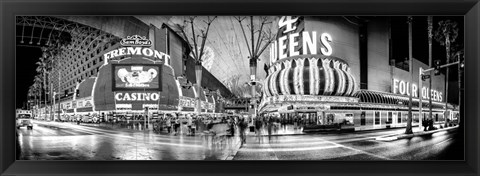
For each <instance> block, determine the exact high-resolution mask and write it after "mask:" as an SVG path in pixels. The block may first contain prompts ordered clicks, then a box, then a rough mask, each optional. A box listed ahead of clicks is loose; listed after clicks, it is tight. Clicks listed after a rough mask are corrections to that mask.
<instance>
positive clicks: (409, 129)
mask: <svg viewBox="0 0 480 176" xmlns="http://www.w3.org/2000/svg"><path fill="white" fill-rule="evenodd" d="M407 22H408V59H409V62H408V66H409V69H408V70H409V72H410V85H409V87H410V95H409V96H408V119H407V128H406V130H405V133H406V134H411V133H413V131H412V123H413V114H412V93H413V91H412V87H413V86H412V85H413V84H412V81H413V66H412V64H413V62H412V16H408V20H407Z"/></svg>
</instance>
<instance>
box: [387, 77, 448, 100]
mask: <svg viewBox="0 0 480 176" xmlns="http://www.w3.org/2000/svg"><path fill="white" fill-rule="evenodd" d="M410 87H412V91H410ZM428 91H430V94H431V95H432V100H433V101H438V102H441V101H442V100H443V99H442V95H443V94H442V92H440V91H437V90H434V89H432V90H429V88H428V87H422V98H423V99H429V98H430V97H429V94H428ZM392 92H393V93H394V94H401V95H408V96H410V92H413V94H412V97H418V94H419V93H418V92H419V90H418V86H417V85H416V84H413V85H412V86H410V82H407V81H403V80H398V79H395V78H394V79H393V85H392Z"/></svg>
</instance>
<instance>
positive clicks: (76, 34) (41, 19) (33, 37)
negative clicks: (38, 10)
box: [16, 16, 117, 50]
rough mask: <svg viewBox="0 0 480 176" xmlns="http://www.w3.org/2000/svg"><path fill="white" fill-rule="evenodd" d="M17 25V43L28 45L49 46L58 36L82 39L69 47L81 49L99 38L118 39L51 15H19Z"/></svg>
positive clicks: (74, 39) (103, 39)
mask: <svg viewBox="0 0 480 176" xmlns="http://www.w3.org/2000/svg"><path fill="white" fill-rule="evenodd" d="M16 25H17V26H18V27H17V31H16V37H17V45H20V46H27V47H43V46H48V45H50V44H52V42H53V41H54V40H55V39H57V38H68V39H71V40H72V41H80V42H71V44H70V45H69V46H68V47H69V48H68V49H75V50H79V49H80V48H82V46H87V48H88V46H89V45H91V44H92V43H94V41H97V40H102V41H103V42H109V41H111V40H114V39H117V37H115V36H113V35H111V34H108V33H106V32H103V31H101V30H98V29H96V28H92V27H89V26H86V25H83V24H79V23H76V22H71V21H68V20H64V19H60V18H56V17H51V16H17V17H16ZM20 26H21V27H20ZM102 41H101V42H102Z"/></svg>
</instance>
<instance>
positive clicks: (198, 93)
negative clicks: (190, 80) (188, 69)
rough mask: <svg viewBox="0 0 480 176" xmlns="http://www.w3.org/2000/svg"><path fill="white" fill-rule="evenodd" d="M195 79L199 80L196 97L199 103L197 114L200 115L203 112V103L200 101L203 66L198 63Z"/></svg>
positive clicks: (197, 104)
mask: <svg viewBox="0 0 480 176" xmlns="http://www.w3.org/2000/svg"><path fill="white" fill-rule="evenodd" d="M195 77H196V79H197V85H196V87H197V97H195V99H196V101H197V103H196V106H197V114H200V113H201V112H202V106H201V103H202V102H201V101H200V88H201V86H200V85H201V84H202V64H200V63H196V64H195Z"/></svg>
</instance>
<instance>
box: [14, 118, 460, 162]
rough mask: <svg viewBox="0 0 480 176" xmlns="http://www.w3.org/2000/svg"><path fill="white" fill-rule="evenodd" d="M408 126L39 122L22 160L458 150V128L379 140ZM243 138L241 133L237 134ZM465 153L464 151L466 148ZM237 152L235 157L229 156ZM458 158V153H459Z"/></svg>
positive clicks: (341, 156) (434, 155)
mask: <svg viewBox="0 0 480 176" xmlns="http://www.w3.org/2000/svg"><path fill="white" fill-rule="evenodd" d="M404 130H405V129H404V128H400V129H386V130H376V131H362V132H348V133H316V134H302V135H274V136H270V137H268V135H265V134H263V135H262V136H261V137H258V136H256V135H255V134H253V133H250V134H249V135H248V137H247V142H246V144H244V145H243V146H242V147H241V148H240V149H239V147H240V146H239V140H238V137H234V138H228V137H219V138H208V136H203V135H201V134H200V133H198V134H197V135H196V136H185V135H169V134H155V133H152V132H147V131H136V130H130V129H115V130H113V129H106V128H100V127H91V126H83V125H76V124H73V123H60V122H44V121H34V128H33V130H27V129H26V128H21V129H19V130H18V133H19V142H20V146H21V148H22V155H21V157H20V159H22V160H225V159H233V160H442V159H462V155H460V156H459V157H460V158H451V157H450V155H448V152H451V151H457V152H460V151H458V150H456V148H455V147H456V145H455V144H456V143H459V140H457V139H456V138H455V134H457V130H456V128H454V129H450V130H446V131H440V132H436V133H433V134H430V135H423V136H415V137H412V138H409V139H398V140H394V141H378V140H375V139H376V138H377V137H381V136H387V135H391V134H401V133H402V132H403V131H404ZM237 136H238V135H237ZM462 153H463V152H462ZM229 156H233V157H229ZM453 156H457V155H453Z"/></svg>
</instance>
